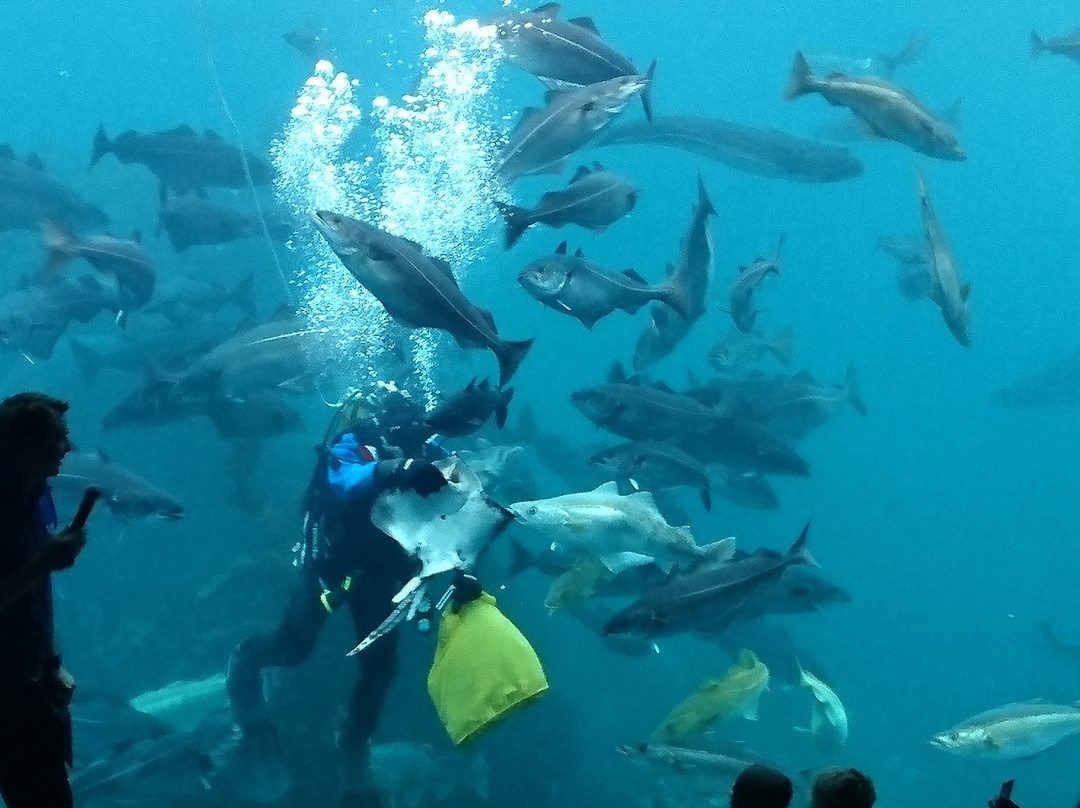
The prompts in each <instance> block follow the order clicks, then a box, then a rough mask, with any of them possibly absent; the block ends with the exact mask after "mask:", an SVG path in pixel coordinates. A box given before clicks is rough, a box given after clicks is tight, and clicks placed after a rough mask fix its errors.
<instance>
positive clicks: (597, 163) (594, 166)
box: [592, 160, 607, 173]
mask: <svg viewBox="0 0 1080 808" xmlns="http://www.w3.org/2000/svg"><path fill="white" fill-rule="evenodd" d="M592 170H593V172H594V173H595V172H597V171H607V169H606V168H604V166H603V164H602V163H601V162H600V161H599V160H593V164H592Z"/></svg>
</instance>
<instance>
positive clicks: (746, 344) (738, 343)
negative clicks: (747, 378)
mask: <svg viewBox="0 0 1080 808" xmlns="http://www.w3.org/2000/svg"><path fill="white" fill-rule="evenodd" d="M794 341H795V332H794V330H793V329H792V328H791V326H790V325H789V326H784V327H783V328H781V329H780V330H779V331H777V332H776V333H775V334H773V335H772V336H771V337H770V336H769V335H767V334H765V333H763V332H761V331H751V332H750V333H749V334H744V333H743V332H742V331H737V330H736V331H729V332H728V333H727V335H726V336H725V337H724V338H723V339H722V340H720V342H718V343H717V344H716V345H715V346H714V347H713V349H712V350H711V351H709V364H710V365H712V366H713V367H714V368H716V369H717V370H718V371H720V372H721V373H732V372H734V371H738V370H744V369H746V368H747V367H749V366H750V365H753V364H756V363H757V362H760V361H761V360H762V358H764V357H765V356H768V355H769V354H772V356H773V357H775V358H776V361H777V362H779V363H780V364H781V365H783V366H784V367H787V366H788V365H790V364H791V359H792V357H793V355H794V353H795V346H794Z"/></svg>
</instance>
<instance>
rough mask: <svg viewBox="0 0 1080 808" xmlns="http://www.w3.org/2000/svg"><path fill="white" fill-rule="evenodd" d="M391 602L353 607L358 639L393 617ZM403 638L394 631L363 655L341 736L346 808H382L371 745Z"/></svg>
mask: <svg viewBox="0 0 1080 808" xmlns="http://www.w3.org/2000/svg"><path fill="white" fill-rule="evenodd" d="M390 597H391V595H390V594H388V595H387V596H386V597H385V598H383V597H380V596H378V595H376V594H374V593H368V595H367V596H366V597H354V598H352V599H350V601H349V608H350V611H351V613H352V618H353V625H354V627H355V628H356V636H357V639H363V638H364V637H366V636H367V635H368V634H369V633H370V632H371V631H373V630H374V629H375V628H377V627H378V626H379V624H380V623H381V622H382V621H383V619H384V618H385V617H386V615H387V614H388V612H389V607H390ZM397 648H398V632H397V630H396V629H395V630H394V631H391V632H390V633H389V634H386V635H384V636H382V637H380V638H379V639H378V640H376V641H375V642H374V643H372V644H371V645H370V646H368V647H367V648H365V649H364V650H363V651H362V652H361V653H360V655H359V661H360V675H359V676H358V677H357V679H356V684H355V685H353V690H352V696H351V697H350V699H349V707H348V712H347V713H346V715H345V718H344V721H343V722H342V725H341V728H340V730H339V731H338V736H337V746H338V755H339V760H340V763H341V769H342V781H343V791H344V793H343V795H342V801H341V808H377V806H379V805H380V804H381V803H380V801H379V798H378V794H377V793H376V791H375V788H374V784H373V783H372V780H371V771H370V764H369V742H370V740H371V736H372V735H373V734H374V733H375V727H376V725H377V724H378V723H379V715H380V714H381V713H382V706H383V702H384V701H385V699H386V694H387V692H388V691H389V690H390V685H391V684H392V683H393V681H394V677H395V676H396V675H397V670H398V653H397Z"/></svg>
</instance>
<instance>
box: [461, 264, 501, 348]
mask: <svg viewBox="0 0 1080 808" xmlns="http://www.w3.org/2000/svg"><path fill="white" fill-rule="evenodd" d="M450 277H453V275H451V276H450ZM476 312H477V313H478V314H479V315H480V317H481V318H482V319H483V321H484V322H485V323H487V324H488V328H490V329H491V331H492V333H495V334H497V333H499V329H497V328H496V327H495V316H494V315H493V314H492V313H491V312H490V311H488V310H487V309H482V308H480V307H479V306H478V307H477V308H476Z"/></svg>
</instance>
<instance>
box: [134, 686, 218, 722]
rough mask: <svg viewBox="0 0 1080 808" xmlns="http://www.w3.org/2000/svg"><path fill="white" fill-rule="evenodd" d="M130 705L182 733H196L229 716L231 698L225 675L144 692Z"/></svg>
mask: <svg viewBox="0 0 1080 808" xmlns="http://www.w3.org/2000/svg"><path fill="white" fill-rule="evenodd" d="M128 705H129V706H131V707H132V708H133V709H135V710H138V711H139V712H140V713H143V714H145V715H149V716H152V717H154V718H156V719H157V720H158V721H162V722H164V723H165V724H168V725H169V726H170V727H172V728H173V729H174V730H177V731H178V732H192V731H194V730H195V729H197V728H198V727H200V726H201V725H202V724H203V723H204V722H206V721H208V720H209V719H210V718H212V717H214V716H216V715H217V716H220V715H225V714H226V713H227V711H228V709H229V696H228V694H227V693H226V692H225V674H224V673H215V674H213V675H212V676H208V677H206V678H205V679H197V680H180V681H177V682H170V683H169V684H167V685H165V687H162V688H159V689H157V690H149V691H147V692H145V693H140V694H139V695H138V696H135V697H134V698H132V699H131V700H130V701H128Z"/></svg>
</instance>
